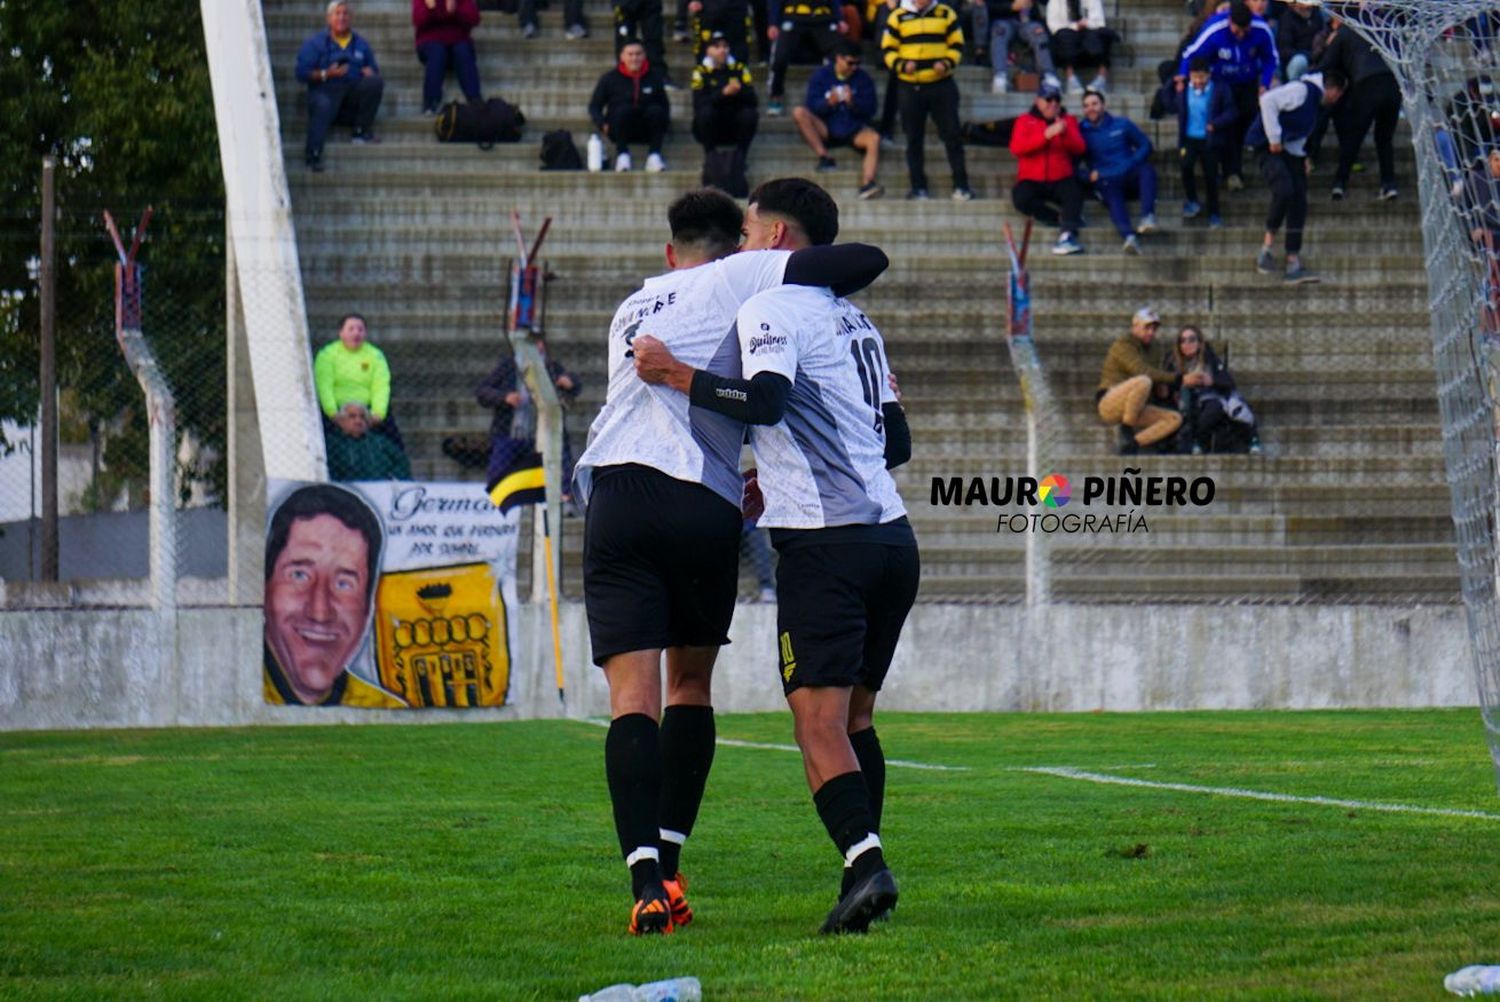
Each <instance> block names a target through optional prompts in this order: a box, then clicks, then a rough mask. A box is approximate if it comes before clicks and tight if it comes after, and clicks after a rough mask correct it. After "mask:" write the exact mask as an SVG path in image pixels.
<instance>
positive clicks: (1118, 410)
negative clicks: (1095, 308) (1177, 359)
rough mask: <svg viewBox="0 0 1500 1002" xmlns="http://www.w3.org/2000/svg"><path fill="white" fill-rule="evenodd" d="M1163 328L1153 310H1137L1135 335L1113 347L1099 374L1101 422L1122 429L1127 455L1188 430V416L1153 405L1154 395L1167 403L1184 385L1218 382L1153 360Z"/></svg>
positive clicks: (1097, 396) (1132, 324)
mask: <svg viewBox="0 0 1500 1002" xmlns="http://www.w3.org/2000/svg"><path fill="white" fill-rule="evenodd" d="M1160 327H1161V317H1159V316H1157V314H1156V311H1155V310H1153V309H1151V307H1149V306H1145V307H1142V308H1141V309H1139V310H1136V311H1135V315H1134V316H1133V317H1131V320H1130V333H1129V334H1121V335H1120V336H1119V337H1118V338H1116V339H1115V342H1114V344H1112V345H1110V346H1109V354H1108V355H1106V356H1105V357H1104V367H1103V369H1102V370H1101V371H1100V373H1099V389H1098V392H1096V393H1095V394H1094V400H1095V401H1096V404H1097V407H1098V412H1099V419H1100V420H1101V421H1104V422H1105V423H1106V424H1112V425H1116V426H1118V427H1119V429H1120V438H1121V443H1120V454H1121V455H1125V456H1129V455H1134V454H1135V453H1136V452H1137V451H1138V450H1139V449H1140V448H1142V447H1144V446H1152V445H1156V444H1158V443H1160V442H1168V441H1169V440H1170V439H1171V437H1172V436H1173V435H1174V434H1176V432H1177V429H1178V428H1180V427H1181V426H1182V415H1181V414H1179V413H1178V412H1177V411H1175V410H1168V409H1166V408H1165V407H1157V406H1155V405H1153V404H1152V403H1151V402H1150V401H1151V398H1152V396H1153V395H1156V396H1158V397H1159V398H1161V397H1164V396H1165V395H1166V394H1169V393H1170V392H1171V391H1172V390H1176V389H1179V388H1181V387H1184V386H1188V387H1200V386H1209V385H1211V384H1212V382H1213V380H1212V378H1211V377H1210V376H1209V375H1208V374H1207V373H1204V372H1194V373H1189V374H1187V375H1181V374H1178V373H1172V372H1168V371H1166V370H1165V369H1158V368H1156V367H1155V366H1153V365H1152V364H1151V363H1150V362H1149V361H1147V351H1148V350H1149V349H1150V348H1151V342H1152V340H1153V339H1154V338H1155V337H1156V332H1157V330H1158V329H1159V328H1160ZM1169 444H1170V443H1169Z"/></svg>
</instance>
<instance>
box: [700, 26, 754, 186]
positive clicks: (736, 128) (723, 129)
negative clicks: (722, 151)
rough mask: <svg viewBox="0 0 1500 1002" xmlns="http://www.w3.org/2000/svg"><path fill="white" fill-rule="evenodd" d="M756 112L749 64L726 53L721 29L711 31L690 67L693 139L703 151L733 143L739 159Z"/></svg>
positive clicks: (726, 41) (747, 146)
mask: <svg viewBox="0 0 1500 1002" xmlns="http://www.w3.org/2000/svg"><path fill="white" fill-rule="evenodd" d="M759 115H760V113H759V111H758V109H757V102H756V98H755V87H754V86H753V80H752V77H751V76H750V67H748V66H746V65H745V64H744V63H742V62H740V61H739V60H737V59H735V58H734V56H733V55H732V54H731V53H730V45H729V39H727V38H725V37H724V33H723V32H720V31H716V32H714V33H713V37H712V38H710V39H709V42H708V47H707V49H706V50H705V52H704V55H703V61H702V62H700V63H699V64H698V65H697V66H695V67H694V68H693V138H694V139H696V140H698V142H699V143H701V144H702V145H703V149H704V152H708V151H710V150H712V149H713V148H714V147H715V146H733V147H734V148H735V149H736V151H738V155H739V157H740V159H741V162H743V160H744V157H745V154H746V153H747V152H748V151H749V149H750V141H751V140H752V139H754V138H755V129H756V125H757V124H758V122H759Z"/></svg>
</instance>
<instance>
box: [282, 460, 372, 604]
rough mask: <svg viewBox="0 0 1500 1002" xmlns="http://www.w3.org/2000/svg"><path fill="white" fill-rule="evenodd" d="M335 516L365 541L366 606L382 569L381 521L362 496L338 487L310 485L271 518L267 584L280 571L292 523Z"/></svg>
mask: <svg viewBox="0 0 1500 1002" xmlns="http://www.w3.org/2000/svg"><path fill="white" fill-rule="evenodd" d="M319 515H332V516H333V517H334V518H336V519H338V520H339V521H340V522H342V523H343V524H344V525H345V527H347V528H350V529H353V530H354V531H355V532H357V533H359V534H360V535H361V536H363V537H365V544H366V546H365V564H366V574H365V603H366V604H368V603H369V601H370V596H371V595H373V594H374V592H375V579H376V578H377V577H378V576H379V574H378V571H379V569H380V540H381V536H382V533H381V529H380V520H379V519H377V518H376V517H375V512H373V511H372V510H371V509H370V506H369V505H368V504H366V503H365V501H364V499H363V498H361V497H360V496H359V495H358V494H355V493H354V492H353V491H351V490H349V489H348V488H345V487H339V486H338V485H337V484H308V485H306V486H305V487H298V488H297V489H296V490H294V491H292V493H290V494H288V495H287V496H286V498H285V499H284V500H283V501H282V502H281V506H280V507H278V508H277V509H276V514H275V515H272V516H271V528H270V530H269V531H267V533H266V580H267V581H270V580H271V574H272V573H273V572H274V571H275V570H276V561H277V559H278V558H279V557H280V556H281V551H282V550H284V549H286V542H287V539H288V537H290V536H291V534H292V523H293V522H296V521H297V520H298V519H303V518H316V517H317V516H319Z"/></svg>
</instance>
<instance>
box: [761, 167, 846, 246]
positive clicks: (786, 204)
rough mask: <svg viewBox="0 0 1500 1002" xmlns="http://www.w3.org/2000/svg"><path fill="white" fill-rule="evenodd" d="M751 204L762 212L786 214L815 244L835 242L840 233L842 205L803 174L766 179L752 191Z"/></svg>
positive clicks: (821, 244) (809, 240)
mask: <svg viewBox="0 0 1500 1002" xmlns="http://www.w3.org/2000/svg"><path fill="white" fill-rule="evenodd" d="M750 204H751V205H754V206H757V207H759V210H760V211H761V212H770V213H774V214H776V215H778V216H785V217H786V218H788V219H790V220H791V221H792V222H794V223H796V224H797V225H798V226H800V227H802V232H803V233H806V234H807V240H808V242H809V243H811V244H812V245H813V246H814V247H822V246H825V245H827V244H831V243H833V240H834V238H835V237H837V236H838V235H839V206H838V203H837V202H835V201H834V200H833V196H832V195H830V194H828V192H826V191H824V190H823V189H822V188H820V187H819V186H818V185H816V184H813V183H812V182H811V181H808V180H806V179H805V178H800V177H782V178H777V179H776V180H774V181H766V182H765V183H763V184H761V185H760V186H759V187H757V188H756V189H755V190H754V191H752V192H751V193H750Z"/></svg>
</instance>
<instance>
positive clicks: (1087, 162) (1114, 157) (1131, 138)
mask: <svg viewBox="0 0 1500 1002" xmlns="http://www.w3.org/2000/svg"><path fill="white" fill-rule="evenodd" d="M1104 103H1105V98H1104V95H1103V94H1102V93H1100V92H1099V91H1096V90H1087V91H1084V94H1083V121H1082V122H1079V123H1078V129H1079V131H1080V132H1082V133H1083V141H1084V143H1085V144H1087V146H1088V152H1087V153H1086V154H1084V158H1083V160H1082V162H1081V164H1080V166H1079V170H1080V171H1082V172H1083V173H1084V174H1085V176H1086V177H1087V179H1088V181H1089V182H1090V183H1091V184H1093V186H1094V190H1095V191H1097V192H1098V193H1099V197H1101V198H1102V199H1104V204H1105V205H1107V206H1109V218H1110V220H1111V221H1113V222H1114V224H1115V229H1116V230H1118V231H1119V233H1120V236H1121V237H1122V238H1123V239H1124V240H1125V253H1126V254H1139V253H1140V252H1141V242H1140V240H1139V239H1138V238H1137V237H1136V234H1137V233H1155V232H1156V168H1155V167H1153V166H1151V140H1150V139H1148V138H1146V134H1145V133H1144V132H1142V131H1141V129H1140V126H1138V125H1136V124H1135V123H1134V122H1132V121H1131V120H1130V119H1128V118H1124V117H1121V116H1115V115H1111V114H1110V113H1109V112H1108V111H1106V110H1105V108H1104ZM1132 198H1139V199H1140V200H1141V221H1140V224H1139V225H1138V226H1134V227H1132V226H1131V225H1130V208H1129V207H1128V206H1127V205H1126V204H1125V203H1126V201H1127V200H1128V199H1132Z"/></svg>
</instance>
